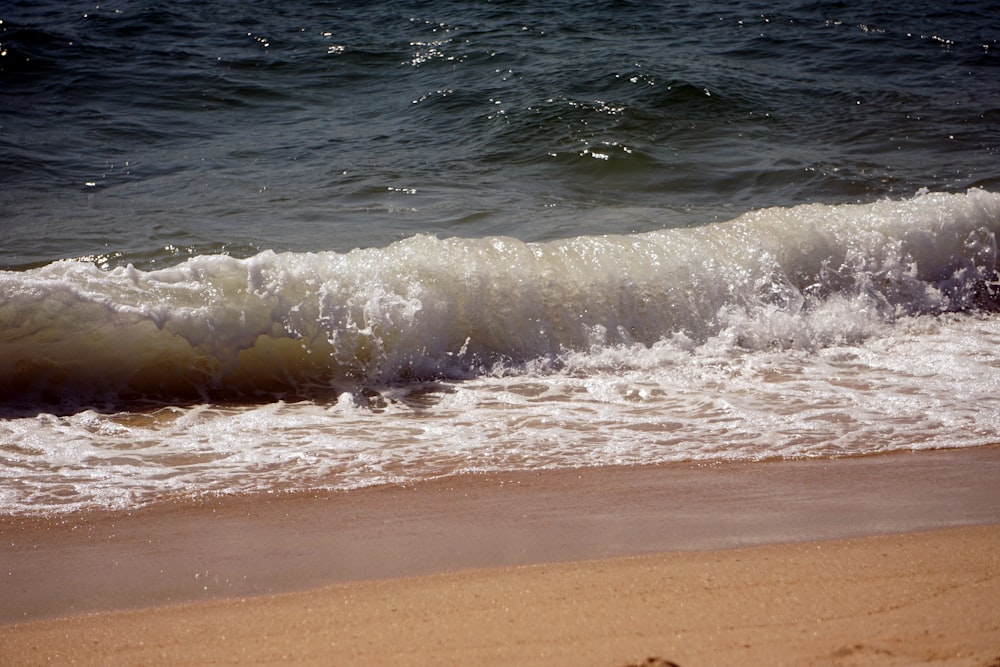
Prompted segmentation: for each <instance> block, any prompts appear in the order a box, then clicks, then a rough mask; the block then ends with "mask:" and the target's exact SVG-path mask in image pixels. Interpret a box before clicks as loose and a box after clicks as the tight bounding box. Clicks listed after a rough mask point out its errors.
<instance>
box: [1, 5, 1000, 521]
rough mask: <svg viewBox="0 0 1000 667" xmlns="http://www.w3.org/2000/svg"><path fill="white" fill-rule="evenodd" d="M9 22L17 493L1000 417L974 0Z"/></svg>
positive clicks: (217, 8) (434, 471) (992, 216)
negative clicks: (867, 5) (868, 5)
mask: <svg viewBox="0 0 1000 667" xmlns="http://www.w3.org/2000/svg"><path fill="white" fill-rule="evenodd" d="M0 21H2V22H0V234H2V235H0V480H2V481H0V511H2V512H3V513H7V514H33V513H50V512H67V511H74V510H83V509H88V508H99V507H117V508H126V507H134V506H137V505H141V504H148V503H153V502H157V501H158V500H161V499H164V498H175V497H178V496H198V495H203V494H207V493H226V494H232V493H253V492H261V491H264V492H268V491H282V490H296V489H299V490H300V489H314V488H323V489H350V488H356V487H359V486H366V485H373V484H382V483H408V482H413V481H416V480H420V479H427V478H430V477H437V476H442V475H451V474H458V473H463V472H477V471H504V470H532V469H544V468H559V467H575V466H601V465H620V464H642V463H656V462H666V461H717V460H762V459H769V458H776V457H832V456H849V455H860V454H868V453H876V452H886V451H893V450H900V449H915V448H937V447H968V446H976V445H983V444H988V443H994V442H996V441H997V436H996V433H997V431H998V428H1000V400H998V398H997V396H998V389H1000V379H998V378H1000V352H998V350H1000V345H998V343H1000V316H998V310H1000V308H998V305H1000V283H998V275H997V268H998V258H997V241H996V238H997V234H998V233H1000V162H998V152H1000V89H998V88H997V85H996V82H997V81H998V80H1000V78H998V74H1000V71H998V63H1000V60H998V57H997V49H998V48H1000V45H998V41H997V40H998V34H1000V25H998V21H997V18H996V12H995V11H992V8H991V6H990V3H985V2H970V3H953V6H947V7H942V6H941V5H940V3H917V4H914V3H895V2H893V3H882V4H880V5H879V6H878V7H875V8H870V9H864V8H854V7H851V6H848V5H845V4H844V3H833V2H830V3H824V2H785V3H781V4H779V5H777V6H776V7H775V6H774V5H769V6H767V7H766V8H765V7H764V6H761V5H759V4H757V3H753V2H723V3H702V4H694V3H671V2H662V3H629V2H621V3H609V4H601V5H600V6H594V7H589V6H587V5H580V4H579V3H569V2H550V3H519V2H505V3H489V2H478V3H477V2H473V3H469V2H461V3H459V2H430V3H405V2H388V3H377V4H375V5H370V4H366V3H336V2H281V3H269V2H265V3H253V4H251V5H246V4H245V3H236V2H223V1H221V0H217V1H215V2H197V3H196V2H186V1H179V2H171V3H159V2H125V1H123V2H101V3H64V2H32V3H13V4H12V5H8V6H6V7H4V8H3V9H2V10H0Z"/></svg>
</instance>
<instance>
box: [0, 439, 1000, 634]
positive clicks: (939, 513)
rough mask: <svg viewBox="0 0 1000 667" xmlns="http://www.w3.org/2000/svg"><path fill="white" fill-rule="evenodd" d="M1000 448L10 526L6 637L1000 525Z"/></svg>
mask: <svg viewBox="0 0 1000 667" xmlns="http://www.w3.org/2000/svg"><path fill="white" fill-rule="evenodd" d="M997 479H1000V446H990V447H976V448H969V449H950V450H933V451H917V452H903V453H891V454H883V455H877V456H865V457H855V458H844V459H824V460H775V461H764V462H755V463H715V464H708V465H705V464H664V465H656V466H639V467H622V468H589V469H578V470H555V471H541V472H522V473H505V474H489V475H486V474H484V475H466V476H460V477H452V478H446V479H439V480H433V481H428V482H423V483H420V484H415V485H412V486H407V487H388V486H387V487H374V488H368V489H359V490H355V491H349V492H329V493H299V494H287V495H280V494H278V495H271V496H251V497H222V498H214V499H203V500H198V501H184V502H175V503H164V504H160V505H156V506H152V507H148V508H144V509H138V510H133V511H128V512H95V513H89V514H86V515H71V516H62V517H53V518H16V517H15V518H11V517H2V518H0V535H2V536H3V549H0V573H2V574H3V575H4V576H3V577H2V579H0V626H2V625H3V624H10V623H14V622H19V621H31V620H36V619H42V618H47V617H58V616H71V615H74V614H81V613H91V612H98V611H109V610H122V609H135V608H141V607H155V606H160V605H167V604H177V603H186V602H198V601H204V600H213V599H222V598H243V597H246V596H264V595H273V594H277V593H287V592H293V591H301V590H307V589H315V588H320V587H323V586H328V585H331V584H338V583H345V582H354V581H370V580H383V579H394V578H400V577H411V576H421V575H432V574H438V573H444V572H454V571H461V570H468V569H476V568H490V567H509V566H520V565H537V564H547V563H556V562H573V561H590V560H599V559H605V558H616V557H624V556H638V555H643V554H651V553H671V552H684V551H688V552H689V551H711V550H727V549H734V548H741V547H747V546H755V545H764V544H791V543H799V542H808V541H826V540H834V539H843V538H854V537H863V536H872V535H883V534H903V533H914V532H923V531H929V530H937V529H942V528H953V527H960V526H971V525H984V524H1000V484H997V483H996V480H997Z"/></svg>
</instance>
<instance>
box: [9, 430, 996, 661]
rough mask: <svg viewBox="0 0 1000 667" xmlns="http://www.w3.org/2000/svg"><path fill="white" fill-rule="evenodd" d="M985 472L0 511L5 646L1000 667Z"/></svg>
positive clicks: (806, 466)
mask: <svg viewBox="0 0 1000 667" xmlns="http://www.w3.org/2000/svg"><path fill="white" fill-rule="evenodd" d="M998 480H1000V449H998V448H978V449H975V450H968V451H949V452H928V453H921V454H903V455H893V456H880V457H869V458H862V459H846V460H840V461H825V462H773V463H756V464H751V465H744V466H740V465H726V466H711V467H708V468H699V467H696V466H656V467H647V468H631V469H603V470H594V471H562V472H552V473H544V474H531V475H518V476H511V475H505V476H503V477H485V476H483V477H472V478H461V479H452V480H445V481H439V482H434V483H428V484H423V485H417V486H416V487H412V488H407V489H372V490H368V491H365V492H352V493H347V494H328V495H323V496H289V497H283V498H271V499H262V498H256V499H234V500H217V501H213V502H208V501H206V502H203V503H197V504H191V503H178V504H176V505H170V506H160V507H158V508H153V509H151V510H146V511H139V512H133V513H131V514H107V515H93V516H87V517H80V516H76V517H73V518H70V519H68V520H62V521H55V520H22V519H18V520H13V519H6V520H2V521H0V531H2V535H3V542H2V549H0V575H3V577H4V579H3V581H2V582H0V619H2V621H0V622H3V623H5V624H4V625H0V662H2V663H3V664H5V665H7V664H11V665H17V664H43V663H44V664H69V663H73V662H75V663H77V664H185V663H187V664H211V663H220V662H239V663H257V664H273V663H288V664H344V665H367V664H383V663H386V662H394V663H396V664H427V665H447V664H482V663H486V662H491V663H500V664H517V665H531V664H538V665H608V666H622V665H627V664H660V665H666V664H670V662H673V663H675V664H678V665H681V666H683V667H690V666H692V665H729V664H742V665H782V664H786V665H914V664H941V665H974V666H976V667H987V666H989V667H1000V483H998ZM337 582H339V583H337ZM295 589H299V590H298V591H297V592H281V591H294V590H295ZM302 589H309V590H302ZM264 593H272V594H270V595H262V594H264ZM130 607H131V609H129V608H130ZM82 612H87V613H82ZM657 660H658V661H659V662H656V661H657Z"/></svg>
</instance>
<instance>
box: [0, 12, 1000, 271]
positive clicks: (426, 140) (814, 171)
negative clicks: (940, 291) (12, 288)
mask: <svg viewBox="0 0 1000 667" xmlns="http://www.w3.org/2000/svg"><path fill="white" fill-rule="evenodd" d="M995 9H996V8H995V5H994V4H993V3H990V2H983V1H980V2H954V3H945V4H942V3H940V2H916V3H914V2H907V3H903V2H888V3H879V4H878V5H872V6H868V7H865V6H860V5H858V6H856V3H843V2H783V3H778V4H777V5H775V4H773V3H769V4H762V3H755V2H745V1H739V2H718V3H687V2H614V3H599V4H598V3H595V4H581V3H577V2H545V3H535V2H502V3H491V2H443V1H438V2H421V3H412V2H384V3H361V2H315V1H310V2H299V1H293V2H287V1H283V2H256V3H241V2H233V1H230V2H225V1H221V0H216V1H214V2H195V1H188V0H179V1H174V2H153V1H121V2H102V3H99V4H96V5H95V4H94V3H83V2H62V1H58V2H54V1H41V2H39V1H31V2H19V1H14V2H11V1H10V0H8V2H6V3H4V5H3V7H2V8H0V20H2V25H0V49H2V53H3V55H2V56H0V266H5V267H11V268H13V267H24V266H28V265H38V264H43V263H46V262H48V261H51V260H53V259H57V258H66V257H81V256H93V257H94V258H95V259H96V260H97V261H99V262H100V263H102V264H108V265H119V264H123V263H126V262H133V263H135V264H136V265H138V266H152V265H157V262H158V263H160V264H162V263H163V262H170V261H176V260H177V259H179V258H183V257H187V256H190V255H195V254H203V253H214V252H223V251H224V252H229V253H232V254H235V255H239V256H246V255H250V254H253V253H255V252H257V251H259V250H262V249H275V250H279V251H280V250H316V249H333V250H345V249H350V248H353V247H356V246H362V247H363V246H371V245H385V244H387V243H389V242H391V241H393V240H396V239H399V238H404V237H408V236H411V235H413V234H415V233H418V232H427V233H431V234H435V235H441V236H451V235H459V236H468V237H481V236H485V235H491V234H508V235H513V236H515V237H518V238H522V239H526V240H538V239H552V238H566V237H573V236H577V235H580V234H590V233H607V232H622V233H628V232H634V231H643V230H650V229H658V228H663V227H674V226H683V225H689V224H699V223H705V222H711V221H714V220H722V219H729V218H732V217H735V216H736V215H737V214H739V213H741V212H743V211H745V210H749V209H752V208H760V207H765V206H778V205H789V204H796V203H804V202H824V203H843V202H855V201H866V202H867V201H874V200H876V199H878V198H881V197H885V196H910V195H912V194H913V193H914V192H916V191H917V190H918V189H920V188H928V189H930V190H932V191H933V190H944V191H963V190H964V189H966V188H968V187H970V186H980V187H985V188H987V189H989V188H994V189H995V188H996V187H998V186H1000V159H998V151H1000V66H998V63H1000V57H998V50H1000V44H998V38H1000V19H998V16H1000V13H998V12H996V11H995Z"/></svg>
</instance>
